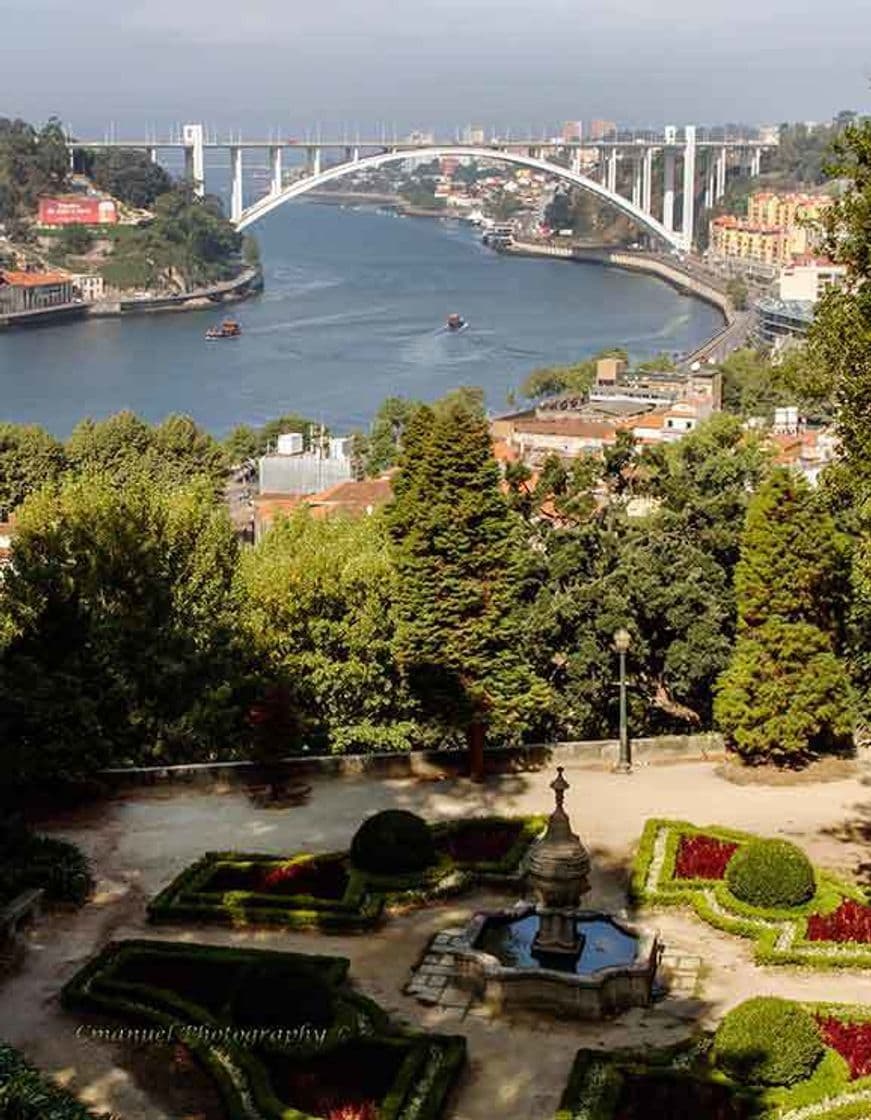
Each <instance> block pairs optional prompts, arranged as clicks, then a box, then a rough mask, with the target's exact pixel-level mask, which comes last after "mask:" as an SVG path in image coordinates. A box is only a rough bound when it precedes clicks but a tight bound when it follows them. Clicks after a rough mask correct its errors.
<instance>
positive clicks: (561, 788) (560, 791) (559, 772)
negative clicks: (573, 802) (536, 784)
mask: <svg viewBox="0 0 871 1120" xmlns="http://www.w3.org/2000/svg"><path fill="white" fill-rule="evenodd" d="M550 788H551V789H552V790H553V792H554V797H555V798H556V807H557V809H562V807H563V800H564V799H565V796H566V790H567V789H570V788H571V787H570V786H569V783H568V782H567V781H566V780H565V778H564V777H563V768H562V766H557V768H556V777H555V778H554V780H553V781H552V782H551V783H550Z"/></svg>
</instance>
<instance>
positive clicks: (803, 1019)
mask: <svg viewBox="0 0 871 1120" xmlns="http://www.w3.org/2000/svg"><path fill="white" fill-rule="evenodd" d="M772 1002H773V1003H777V1004H779V1005H781V1006H780V1007H779V1008H778V1009H777V1016H778V1020H779V1022H780V1026H781V1028H784V1029H785V1033H783V1034H781V1036H779V1037H766V1036H757V1037H756V1039H755V1041H754V1040H752V1039H750V1040H747V1041H748V1050H747V1052H745V1058H746V1057H748V1056H749V1058H750V1060H749V1062H748V1064H747V1065H745V1066H744V1072H742V1071H741V1064H740V1062H739V1063H738V1065H737V1067H736V1068H734V1069H729V1068H725V1069H724V1068H723V1065H722V1064H721V1062H720V1061H719V1060H718V1059H719V1058H720V1057H721V1056H722V1049H720V1050H719V1051H718V1046H720V1044H721V1042H723V1043H725V1042H726V1041H728V1040H727V1039H725V1038H724V1036H725V1035H727V1034H728V1035H731V1036H732V1043H733V1044H734V1042H735V1040H736V1039H740V1038H742V1037H743V1036H742V1030H743V1027H744V1026H746V1025H747V1020H748V1015H749V1019H750V1020H753V1021H754V1022H755V1021H756V1020H758V1019H759V1015H758V1014H757V1013H756V1012H758V1008H757V1009H755V1010H754V1008H752V1007H748V1005H753V1004H758V1003H760V1001H759V1000H750V1001H748V1002H747V1003H746V1004H741V1005H739V1006H738V1007H737V1008H735V1009H734V1010H733V1011H732V1012H730V1013H729V1015H727V1016H726V1018H725V1019H724V1020H723V1023H722V1024H721V1026H720V1028H719V1030H718V1032H717V1034H716V1035H714V1034H711V1033H704V1034H700V1035H699V1036H697V1037H696V1038H695V1039H693V1040H692V1041H690V1042H685V1043H681V1044H679V1045H677V1046H673V1047H668V1048H664V1049H661V1050H652V1049H649V1050H623V1051H612V1052H611V1053H608V1052H603V1051H601V1050H579V1051H578V1054H577V1056H576V1058H575V1062H574V1065H573V1067H572V1070H571V1074H570V1076H569V1080H568V1083H567V1085H566V1089H565V1092H564V1093H563V1097H562V1100H561V1102H560V1108H559V1111H558V1113H557V1115H556V1118H555V1120H618V1118H619V1120H649V1118H650V1117H654V1116H656V1117H659V1116H662V1117H666V1116H667V1117H668V1118H669V1120H698V1118H699V1117H706V1118H707V1120H807V1118H808V1117H809V1116H813V1120H867V1117H868V1116H869V1115H871V1007H851V1006H847V1005H844V1004H797V1003H792V1002H790V1001H786V1000H777V1001H772ZM768 1013H769V1009H767V1008H766V1009H763V1012H762V1014H763V1016H764V1015H765V1014H768ZM808 1032H810V1035H809V1034H808ZM778 1044H780V1050H781V1051H786V1050H788V1051H789V1053H788V1055H787V1056H788V1059H789V1060H788V1061H786V1062H784V1061H783V1053H781V1054H779V1055H778V1053H777V1051H778ZM738 1048H739V1049H740V1046H739V1047H738ZM763 1052H764V1053H763ZM733 1055H734V1050H733ZM754 1058H755V1059H756V1060H755V1061H754ZM767 1063H772V1064H767ZM775 1066H777V1068H776V1069H775ZM787 1066H788V1067H789V1070H788V1071H787V1068H786V1067H787ZM772 1070H773V1071H774V1072H773V1074H772ZM760 1072H761V1073H762V1074H763V1077H764V1076H767V1075H768V1074H772V1075H773V1076H774V1077H775V1079H779V1078H781V1077H784V1076H786V1077H788V1079H789V1081H790V1083H789V1084H786V1085H771V1084H767V1083H765V1081H764V1079H762V1078H760V1077H759V1074H760ZM793 1075H795V1076H793ZM806 1110H808V1111H806ZM809 1110H812V1112H811V1111H809Z"/></svg>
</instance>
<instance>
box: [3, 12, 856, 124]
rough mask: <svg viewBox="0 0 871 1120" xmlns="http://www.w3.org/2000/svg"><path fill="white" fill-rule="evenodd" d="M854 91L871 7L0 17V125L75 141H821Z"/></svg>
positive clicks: (852, 105) (37, 14)
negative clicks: (489, 133)
mask: <svg viewBox="0 0 871 1120" xmlns="http://www.w3.org/2000/svg"><path fill="white" fill-rule="evenodd" d="M869 79H871V3H869V2H868V0H827V3H825V4H820V3H811V2H809V0H764V2H760V0H729V2H728V3H726V2H724V0H656V2H655V3H654V2H652V0H366V2H363V0H320V2H318V0H306V2H305V3H299V0H235V2H233V3H230V2H229V0H120V3H118V2H116V3H112V2H110V0H96V2H94V0H0V115H2V116H22V117H24V118H26V119H29V120H33V121H42V120H44V119H45V118H47V117H48V116H49V115H50V114H53V113H54V114H57V115H58V116H60V117H61V119H62V120H64V121H65V122H67V123H69V125H70V126H71V127H72V128H73V130H74V131H75V132H76V133H77V134H78V135H79V136H86V135H92V136H102V135H103V134H105V132H106V130H107V129H109V128H110V127H111V126H114V129H115V134H116V135H117V136H118V137H119V138H121V137H123V136H124V135H131V134H133V133H136V134H140V135H141V134H143V133H144V131H145V130H146V129H150V130H152V131H155V130H156V131H157V132H158V133H159V134H161V135H163V134H166V132H167V130H168V129H169V127H170V126H171V124H173V123H174V122H180V121H203V122H204V123H206V124H207V126H208V127H210V128H215V129H217V130H219V131H220V132H226V131H227V130H230V129H233V130H235V131H237V132H238V131H241V132H242V133H243V134H244V135H247V136H249V137H250V136H253V135H255V134H256V135H266V134H267V133H268V132H269V130H272V129H276V130H280V131H281V133H282V135H284V136H286V137H289V136H301V135H305V133H306V130H308V131H309V132H314V130H316V129H317V128H318V127H319V128H320V130H321V134H322V135H323V136H324V137H326V136H327V135H328V134H331V133H332V134H337V133H342V134H349V135H354V134H356V132H357V130H358V129H359V131H360V132H361V133H364V134H365V133H370V134H371V133H373V132H375V131H377V130H380V129H382V128H383V129H385V130H386V131H387V133H388V134H392V131H393V129H394V128H395V129H396V130H397V134H398V135H401V134H403V133H405V132H407V131H408V130H409V129H411V128H422V129H427V130H429V129H433V130H435V131H437V132H439V133H441V134H442V135H450V134H452V133H453V130H454V128H455V127H457V126H463V125H464V124H466V123H474V124H479V125H482V126H484V127H486V128H488V129H492V130H494V131H495V132H497V133H498V134H502V135H504V134H505V133H506V131H507V130H508V129H510V130H511V133H512V134H513V135H517V134H519V133H521V132H527V131H531V134H533V135H536V136H538V135H543V134H547V135H550V134H551V133H552V132H553V130H554V128H555V127H556V126H557V125H558V124H559V123H560V122H562V121H564V120H576V119H581V120H590V119H592V118H604V119H606V120H614V121H617V122H619V123H620V124H621V125H625V126H627V127H638V128H643V127H658V126H661V125H664V124H678V125H680V124H682V123H687V122H693V123H697V124H718V123H726V122H729V121H738V122H746V123H750V124H757V123H776V122H779V121H782V120H814V121H820V120H826V119H829V118H830V117H831V116H832V115H834V114H835V113H836V112H838V111H839V110H840V109H856V110H859V111H862V112H867V111H871V87H869ZM379 134H380V132H379Z"/></svg>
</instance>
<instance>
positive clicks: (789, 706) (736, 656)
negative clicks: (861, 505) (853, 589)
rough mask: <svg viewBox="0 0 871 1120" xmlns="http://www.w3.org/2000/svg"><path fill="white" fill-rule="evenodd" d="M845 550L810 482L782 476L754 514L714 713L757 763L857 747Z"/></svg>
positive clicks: (766, 489) (759, 496)
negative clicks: (843, 627)
mask: <svg viewBox="0 0 871 1120" xmlns="http://www.w3.org/2000/svg"><path fill="white" fill-rule="evenodd" d="M845 557H846V554H845V549H844V542H843V538H842V537H841V535H840V534H839V533H838V532H837V530H836V528H835V526H834V523H833V521H832V519H831V517H830V516H829V515H828V514H827V513H826V512H825V511H824V510H823V509H822V507H821V503H820V502H819V501H817V500H816V498H815V495H814V493H813V491H811V489H810V487H809V485H808V484H807V482H805V481H804V479H803V478H801V477H800V476H799V475H796V474H793V473H791V472H789V471H787V470H784V469H777V470H775V471H773V472H772V475H771V477H770V478H769V480H768V481H767V482H766V483H764V484H763V485H762V486H761V487H760V488H759V490H758V491H757V493H756V494H755V495H754V497H753V499H752V501H751V502H750V505H749V507H748V510H747V520H746V522H745V527H744V534H743V536H742V540H741V555H740V559H739V561H738V566H737V568H736V571H735V591H736V596H737V605H738V640H737V642H736V645H735V649H734V651H733V654H732V659H731V661H730V663H729V666H728V668H727V669H726V671H725V672H724V673H723V674H722V676H721V677H720V679H719V681H718V685H717V697H716V701H715V707H714V712H715V716H716V719H717V722H718V724H719V725H720V728H721V729H722V731H723V733H724V734H725V736H726V740H727V743H728V744H729V746H730V747H732V748H733V749H734V750H735V751H737V752H738V753H739V754H740V755H742V756H743V757H744V758H745V759H747V760H748V761H752V762H766V761H774V762H778V763H787V764H798V763H801V762H804V761H807V759H808V758H810V757H812V756H813V755H816V754H819V753H822V752H826V751H838V750H843V749H846V748H848V747H849V744H850V741H851V733H852V691H851V686H850V682H849V677H848V674H847V671H846V668H845V666H844V664H843V662H842V661H841V660H840V658H839V657H838V654H837V643H838V635H839V628H840V617H841V614H842V608H843V587H844V582H845V578H844V577H845V572H844V569H845Z"/></svg>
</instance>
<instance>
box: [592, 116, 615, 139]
mask: <svg viewBox="0 0 871 1120" xmlns="http://www.w3.org/2000/svg"><path fill="white" fill-rule="evenodd" d="M616 135H617V124H616V122H615V121H590V136H589V139H590V140H592V141H594V142H595V141H596V140H611V139H613V138H614V137H615V136H616Z"/></svg>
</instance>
